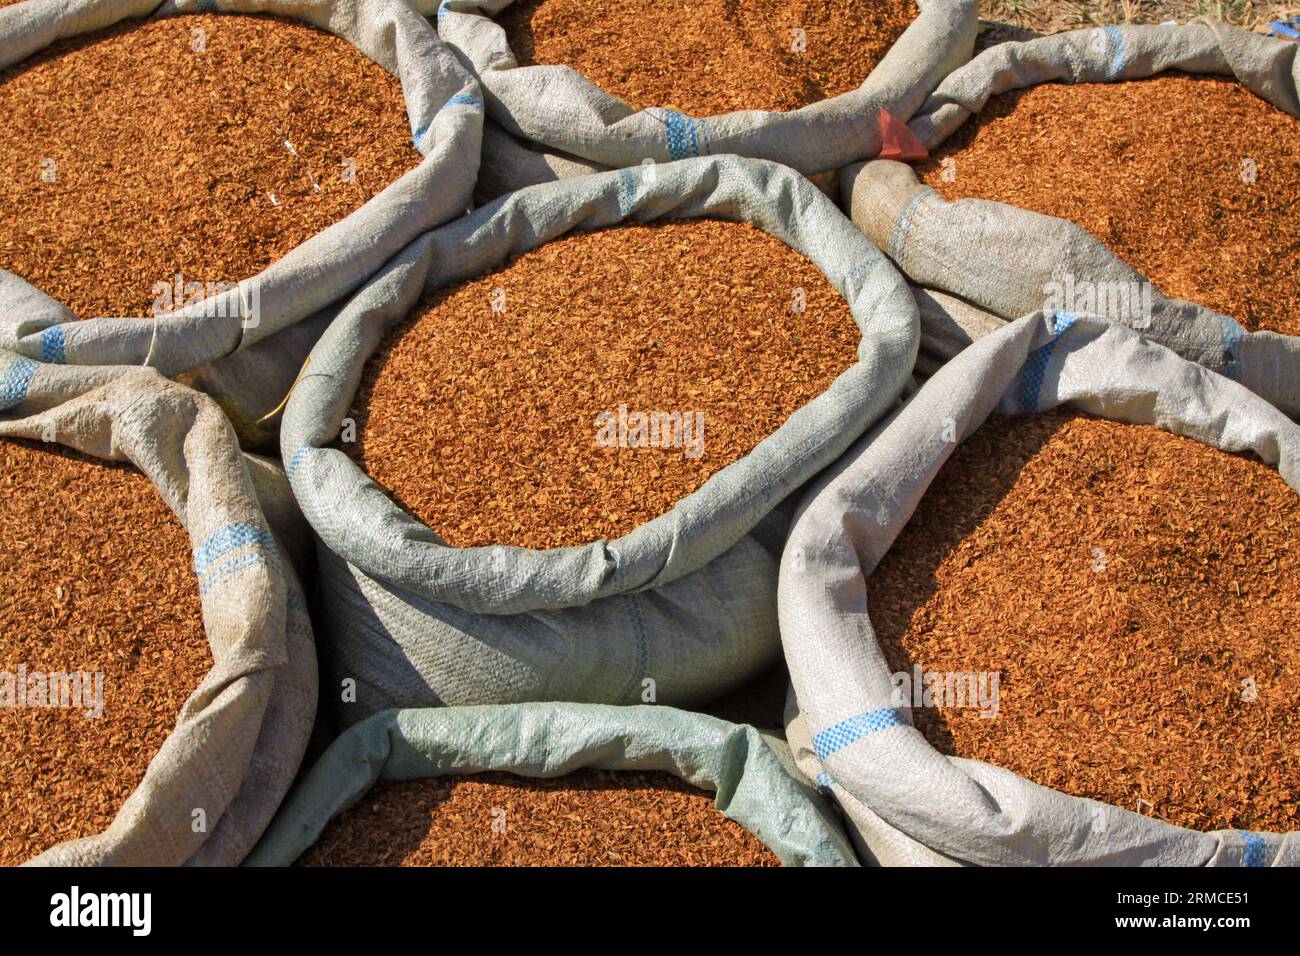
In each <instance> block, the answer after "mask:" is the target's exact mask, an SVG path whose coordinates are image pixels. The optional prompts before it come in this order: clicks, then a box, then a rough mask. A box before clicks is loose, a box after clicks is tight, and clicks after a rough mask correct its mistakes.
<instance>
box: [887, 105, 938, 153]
mask: <svg viewBox="0 0 1300 956" xmlns="http://www.w3.org/2000/svg"><path fill="white" fill-rule="evenodd" d="M929 155H930V153H929V150H927V149H926V148H925V144H924V143H922V142H921V141H920V140H919V139H917V138H916V134H915V133H913V132H912V131H911V130H910V129H908V128H907V124H906V123H900V122H899V121H898V120H896V119H894V117H893V114H891V113H890V112H889V110H887V109H885V108H884V107H883V106H882V107H881V108H880V154H879V155H878V156H876V158H877V159H897V160H899V161H900V162H904V163H906V162H911V161H912V160H914V159H925V158H927V157H928V156H929Z"/></svg>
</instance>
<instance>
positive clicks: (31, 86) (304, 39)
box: [0, 14, 420, 319]
mask: <svg viewBox="0 0 1300 956" xmlns="http://www.w3.org/2000/svg"><path fill="white" fill-rule="evenodd" d="M205 44H206V45H205ZM196 47H201V48H202V49H196ZM0 115H3V116H4V117H5V122H4V123H3V124H0V173H2V175H0V213H2V214H0V266H2V267H3V268H5V269H8V270H9V271H10V272H14V273H17V274H18V275H19V276H21V277H22V278H24V279H26V280H27V281H28V282H30V283H32V284H33V285H35V286H36V287H37V288H39V289H41V290H42V291H43V292H45V293H47V294H48V295H51V296H53V297H54V298H55V299H58V300H59V301H61V302H62V303H63V304H64V305H66V306H68V307H69V308H70V309H71V310H72V311H73V312H74V313H75V314H76V315H77V316H78V318H83V319H84V318H90V317H92V316H97V315H150V314H152V312H153V310H154V307H155V305H156V306H157V307H158V310H159V311H165V310H166V309H167V308H169V307H171V306H172V305H180V304H183V302H176V301H175V296H174V295H173V296H172V297H171V299H170V300H168V299H167V298H166V296H165V294H164V292H163V289H164V288H171V287H173V286H174V284H175V276H176V275H178V274H179V275H181V276H182V277H183V281H184V282H195V283H201V284H203V285H204V287H205V288H206V286H207V284H208V283H213V284H214V287H215V284H217V283H235V282H238V281H240V280H241V279H246V278H249V277H251V276H253V275H255V274H256V273H258V272H260V271H261V270H262V269H264V268H266V267H267V266H268V265H270V264H271V263H273V262H275V261H276V260H277V259H279V258H281V257H282V256H284V255H285V254H286V253H288V252H289V251H290V250H292V249H293V248H294V247H295V246H298V245H299V244H301V243H302V242H304V241H305V240H307V239H309V238H310V237H311V236H313V235H315V234H316V233H318V232H320V231H321V230H323V229H325V228H326V227H327V226H330V225H332V224H333V223H334V222H336V221H338V220H340V219H342V218H344V217H345V216H347V215H348V214H349V213H351V212H352V211H353V210H355V209H357V208H358V207H359V206H361V205H362V204H363V203H365V201H366V200H367V199H369V198H370V197H371V196H373V195H375V194H376V193H377V192H379V191H380V190H381V189H383V188H384V187H385V186H386V185H388V184H389V183H390V182H392V181H393V180H395V179H397V178H398V177H400V176H401V175H402V174H403V173H405V172H406V171H407V170H409V169H411V168H413V167H414V166H416V165H418V163H419V161H420V155H419V153H417V152H416V151H415V149H414V147H413V146H412V145H411V138H410V131H409V129H410V127H409V123H408V121H407V117H406V108H405V105H404V102H403V99H402V91H401V85H400V84H399V82H398V81H397V79H396V78H395V77H393V76H390V75H389V74H388V73H387V72H385V71H384V70H383V69H382V68H381V67H379V66H378V65H376V64H375V63H372V62H371V61H370V60H368V59H366V57H365V56H363V55H362V54H361V53H360V52H359V51H357V50H356V49H355V48H354V47H353V46H352V45H351V44H349V43H348V42H347V41H346V40H342V39H340V38H338V37H334V36H331V35H329V34H327V33H324V32H322V31H320V30H316V29H314V28H312V27H309V26H306V25H304V24H299V23H295V22H291V21H288V20H281V19H274V18H269V17H250V16H233V15H227V14H223V15H216V14H202V15H192V16H188V15H187V16H180V17H169V18H166V19H162V20H155V21H148V22H141V21H139V20H128V21H124V22H122V23H120V24H118V25H116V26H114V27H111V28H110V29H108V30H104V31H101V32H98V33H94V34H89V35H86V36H81V37H75V38H71V39H68V40H63V41H60V42H58V43H55V44H54V45H53V46H51V47H49V48H48V49H47V50H44V51H42V52H40V53H37V54H35V55H33V56H31V57H29V58H28V59H26V60H24V61H23V62H21V63H18V64H16V65H15V66H13V67H10V68H9V69H7V70H5V71H4V72H3V73H0ZM286 142H287V143H289V144H290V145H292V147H293V149H294V150H295V151H296V152H297V155H296V156H295V155H294V153H293V152H291V151H290V150H289V148H288V146H286V145H285V144H286ZM349 160H350V161H351V164H350V165H349V164H348V161H349ZM353 170H354V171H355V176H353V175H352V171H353ZM51 179H52V180H53V181H47V180H51ZM191 297H194V298H197V297H198V296H197V295H194V294H193V293H192V292H185V293H184V295H183V298H185V299H188V298H191Z"/></svg>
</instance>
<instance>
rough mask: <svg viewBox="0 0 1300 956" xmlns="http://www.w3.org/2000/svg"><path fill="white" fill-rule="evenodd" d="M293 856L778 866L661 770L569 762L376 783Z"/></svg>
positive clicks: (369, 862) (700, 794)
mask: <svg viewBox="0 0 1300 956" xmlns="http://www.w3.org/2000/svg"><path fill="white" fill-rule="evenodd" d="M298 865H300V866H779V865H780V863H779V861H778V860H777V858H776V856H775V855H774V854H773V853H772V851H771V850H769V849H768V848H767V847H765V846H764V845H763V844H762V843H761V842H760V841H759V839H758V838H757V837H755V836H754V835H753V834H752V833H750V832H749V831H748V830H746V829H745V828H744V827H742V826H741V825H740V824H738V823H735V822H733V821H731V820H728V819H727V818H726V817H724V816H723V815H722V814H721V813H720V812H719V811H718V810H717V808H716V807H714V805H713V798H712V796H711V795H709V794H707V793H705V792H704V791H702V790H697V789H696V788H694V787H692V786H690V785H689V784H686V783H683V782H682V781H681V780H679V779H677V778H676V777H673V776H671V775H669V774H666V773H638V772H631V771H620V772H613V771H605V770H580V771H577V772H575V773H571V774H569V775H568V776H565V777H558V778H554V779H525V778H522V777H515V776H512V775H510V774H504V773H483V774H475V775H474V776H471V777H434V778H431V779H428V780H415V781H404V782H400V783H389V782H384V783H379V784H377V785H376V786H375V787H374V789H372V790H371V791H370V792H369V793H368V794H366V796H365V797H364V798H362V800H361V802H360V803H358V804H357V805H356V806H354V807H352V808H351V809H350V810H346V811H344V812H343V813H342V814H340V815H339V816H338V817H337V818H336V819H335V820H333V821H332V822H331V823H330V824H329V825H328V826H327V827H326V828H325V830H324V832H323V833H322V834H321V837H320V839H319V840H318V841H317V842H316V845H315V846H313V847H312V848H311V849H310V850H308V851H307V852H306V853H304V854H303V856H302V858H301V859H300V860H299V861H298Z"/></svg>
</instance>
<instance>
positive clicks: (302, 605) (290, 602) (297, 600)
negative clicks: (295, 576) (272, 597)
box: [284, 588, 307, 614]
mask: <svg viewBox="0 0 1300 956" xmlns="http://www.w3.org/2000/svg"><path fill="white" fill-rule="evenodd" d="M284 598H285V600H284V603H285V607H287V608H288V609H289V610H290V611H293V612H294V613H295V614H306V613H307V599H306V598H305V597H304V596H303V593H302V592H301V591H299V590H298V589H297V588H289V590H288V593H286V594H285V596H284Z"/></svg>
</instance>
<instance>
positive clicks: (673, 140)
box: [664, 110, 700, 159]
mask: <svg viewBox="0 0 1300 956" xmlns="http://www.w3.org/2000/svg"><path fill="white" fill-rule="evenodd" d="M664 125H665V128H666V129H667V133H668V155H669V156H670V157H671V158H673V159H686V158H687V157H689V156H698V155H700V137H699V133H698V132H697V129H696V128H697V126H698V125H699V124H698V122H697V121H696V120H694V119H692V118H691V117H689V116H687V115H686V114H685V113H679V112H677V111H676V110H664Z"/></svg>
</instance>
